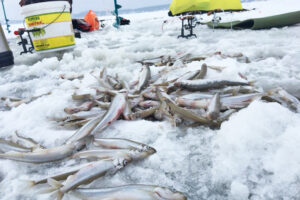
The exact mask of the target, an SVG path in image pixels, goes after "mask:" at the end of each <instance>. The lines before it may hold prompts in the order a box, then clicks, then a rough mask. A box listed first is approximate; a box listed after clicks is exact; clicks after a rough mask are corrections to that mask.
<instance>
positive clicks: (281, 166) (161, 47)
mask: <svg viewBox="0 0 300 200" xmlns="http://www.w3.org/2000/svg"><path fill="white" fill-rule="evenodd" d="M243 6H244V8H256V10H253V11H249V12H244V13H237V14H226V13H222V14H220V15H221V16H222V19H224V20H225V21H226V20H227V19H229V20H230V19H233V20H234V19H247V18H253V17H264V16H269V15H273V14H281V13H286V12H290V11H295V10H299V8H300V3H299V1H298V0H288V1H284V2H283V1H279V0H269V1H255V2H250V3H244V4H243ZM124 17H125V18H129V19H130V20H131V25H130V26H124V27H121V28H120V29H114V28H113V27H111V26H110V25H111V24H112V23H113V21H112V18H109V17H106V19H107V20H108V21H106V23H107V25H106V27H105V28H104V29H103V30H100V31H96V32H93V33H83V34H82V39H77V40H76V48H75V49H74V51H71V52H66V53H64V54H62V53H51V54H32V55H31V54H26V55H22V56H20V55H19V52H21V47H20V46H17V44H16V43H17V42H18V39H16V38H15V36H14V35H13V34H9V35H7V36H8V40H9V43H10V47H11V49H12V51H13V52H14V56H15V65H14V66H13V67H12V68H8V69H1V70H0V96H16V97H22V98H25V97H32V96H38V95H41V94H46V93H48V92H50V91H51V94H50V95H46V96H43V97H41V98H39V99H37V100H35V101H33V102H31V103H29V104H23V105H21V106H19V107H17V108H13V109H12V110H11V111H0V137H2V138H7V137H8V136H10V135H11V134H12V133H13V132H14V131H15V130H18V131H19V132H20V134H22V135H24V136H27V137H32V138H34V139H35V140H36V141H38V142H40V143H41V144H42V145H44V146H47V147H54V146H57V145H60V144H62V143H63V142H64V141H65V140H66V138H68V137H70V136H71V135H72V134H73V133H74V131H75V130H70V129H65V128H61V127H59V126H58V125H57V124H56V123H54V122H51V121H49V120H48V119H49V118H52V117H62V116H64V112H63V109H64V108H65V107H68V106H73V105H74V102H73V101H72V99H71V95H72V94H73V93H74V91H80V92H89V91H92V90H91V89H90V88H91V87H93V85H95V84H96V83H97V80H96V79H94V78H93V77H92V76H91V75H90V73H93V74H98V73H99V72H100V70H101V69H102V68H103V67H106V68H107V69H108V73H109V74H112V75H115V74H118V75H119V77H121V78H122V79H125V80H128V81H132V80H136V79H137V78H138V74H139V71H140V68H141V65H140V64H138V63H136V61H138V60H142V59H145V58H154V57H159V56H162V55H166V56H172V57H176V56H177V55H182V54H186V53H191V54H193V55H195V56H203V55H209V54H212V53H214V52H217V51H221V52H222V53H224V54H235V53H243V55H245V56H247V57H248V58H249V59H250V61H251V63H244V62H240V61H238V60H237V59H236V58H222V57H221V56H218V55H215V56H211V57H209V58H208V59H206V60H205V63H207V64H208V65H212V66H222V67H226V68H225V69H224V70H223V72H222V73H218V72H216V71H214V70H209V71H208V75H207V77H208V78H210V79H214V78H216V79H218V78H224V79H226V78H234V79H238V77H239V76H238V75H237V74H238V73H239V72H240V73H242V74H243V75H245V76H246V77H248V79H249V80H254V81H256V82H255V84H256V85H257V86H260V87H263V88H264V89H265V90H267V89H270V88H274V87H277V86H281V87H283V88H284V89H286V90H287V91H288V92H290V93H292V94H293V95H295V96H298V97H300V87H299V85H300V64H299V63H300V62H299V61H300V60H299V55H300V48H299V47H300V35H299V31H300V26H299V25H295V26H292V27H284V28H280V29H276V28H274V29H271V30H261V31H250V30H243V31H231V30H216V31H213V30H212V29H209V28H207V27H206V26H198V27H197V28H195V33H196V34H197V36H198V38H195V39H194V38H193V39H189V40H186V39H177V35H179V34H180V27H181V24H180V21H179V20H178V19H177V18H169V17H167V11H157V12H148V13H139V14H128V15H125V16H124ZM100 18H101V17H100ZM164 20H167V23H166V24H163V21H164ZM19 26H22V25H13V28H12V29H13V30H15V29H16V28H17V27H19ZM203 63H204V62H203V61H200V62H192V63H189V64H188V65H187V67H186V68H181V69H179V70H177V71H174V72H172V73H171V75H170V76H169V77H166V78H167V79H173V78H174V77H178V76H179V75H181V74H183V73H185V72H187V71H190V70H197V69H200V68H201V65H202V64H203ZM177 64H178V66H180V63H177ZM157 71H158V69H155V68H154V67H151V72H152V73H153V74H155V73H157ZM61 74H67V75H73V74H83V75H84V78H83V79H82V80H81V81H79V80H73V81H69V80H65V79H60V78H59V77H60V75H61ZM77 88H79V89H77ZM299 130H300V115H299V114H298V113H294V112H291V111H289V110H288V109H286V108H284V107H282V106H281V105H279V104H277V103H264V102H261V101H255V102H253V103H252V104H250V106H249V107H247V108H245V109H243V110H241V111H239V112H238V113H235V114H234V115H233V116H232V117H231V118H230V119H229V121H227V122H225V123H223V125H222V126H221V128H220V130H210V129H208V128H204V127H196V128H187V127H181V126H180V127H173V126H172V125H171V124H170V123H169V122H167V121H166V122H150V121H144V120H137V121H130V122H128V121H117V122H116V123H113V124H112V125H111V126H110V127H108V128H107V129H106V130H105V131H104V132H102V133H101V134H100V135H99V136H98V137H119V138H127V139H132V140H135V141H138V142H142V143H145V144H148V145H150V146H152V147H154V148H156V150H157V153H156V154H154V155H152V156H150V157H149V158H147V159H145V160H142V161H139V162H136V163H131V164H130V165H129V166H127V167H126V168H125V169H124V170H122V171H120V172H118V173H117V174H116V175H114V176H108V177H104V178H103V179H99V180H97V181H95V182H94V183H92V185H91V186H97V187H102V186H106V187H107V186H116V185H122V184H133V183H135V184H158V185H162V186H167V187H173V188H175V189H176V190H179V191H182V192H184V193H185V194H186V195H187V196H188V197H189V199H192V200H198V199H210V200H215V199H240V200H242V199H251V200H258V199H259V200H260V199H262V200H267V199H299V198H300V192H299V186H300V184H299V178H300V177H299V173H298V172H299V170H300V156H299V155H300V152H299V148H298V146H299V142H300V135H299ZM75 163H76V162H75V161H74V160H66V161H63V162H58V163H53V164H52V163H51V164H43V165H31V164H24V163H17V162H13V161H8V160H0V181H2V182H0V196H1V199H3V200H8V199H9V200H11V199H18V200H21V199H35V198H39V196H37V195H36V194H35V193H33V192H29V193H27V192H24V191H27V190H24V189H23V188H24V186H25V185H26V183H25V182H24V180H26V179H29V178H31V177H39V176H43V175H45V174H51V173H53V172H56V171H57V169H64V168H66V167H67V166H69V165H72V164H75ZM78 164H79V163H78ZM30 191H31V190H30ZM33 191H35V190H34V189H33Z"/></svg>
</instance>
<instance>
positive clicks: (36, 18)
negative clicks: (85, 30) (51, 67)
mask: <svg viewBox="0 0 300 200" xmlns="http://www.w3.org/2000/svg"><path fill="white" fill-rule="evenodd" d="M21 13H22V15H23V16H25V22H26V27H27V29H28V30H34V29H40V30H39V31H35V32H31V33H30V35H31V37H32V42H33V46H34V49H35V50H36V51H37V52H49V51H60V50H65V49H70V48H74V46H75V38H74V30H73V26H72V20H71V15H70V4H69V3H68V2H66V1H50V2H42V3H35V4H30V5H26V6H23V7H22V11H21Z"/></svg>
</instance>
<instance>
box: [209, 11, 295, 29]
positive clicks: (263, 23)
mask: <svg viewBox="0 0 300 200" xmlns="http://www.w3.org/2000/svg"><path fill="white" fill-rule="evenodd" d="M297 23H300V11H297V12H291V13H286V14H281V15H274V16H270V17H264V18H255V19H248V20H244V21H233V22H227V23H219V24H218V25H217V26H215V27H214V28H223V29H230V28H231V26H232V28H233V29H237V30H242V29H252V30H259V29H270V28H280V27H284V26H291V25H294V24H297ZM207 25H208V26H209V27H211V28H213V23H212V22H209V23H207Z"/></svg>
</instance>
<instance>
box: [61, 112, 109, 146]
mask: <svg viewBox="0 0 300 200" xmlns="http://www.w3.org/2000/svg"><path fill="white" fill-rule="evenodd" d="M103 116H104V115H103V114H102V113H101V114H100V115H98V116H97V117H96V118H94V119H92V120H90V121H89V122H88V123H86V124H85V125H84V126H82V127H81V128H80V129H79V130H78V131H76V132H75V133H74V134H73V135H72V136H71V137H70V138H69V139H68V140H67V141H66V144H70V143H73V142H76V141H79V140H82V139H84V138H85V137H87V136H89V135H90V134H91V132H92V131H93V130H94V129H95V127H96V126H97V125H98V124H99V122H101V120H102V119H103Z"/></svg>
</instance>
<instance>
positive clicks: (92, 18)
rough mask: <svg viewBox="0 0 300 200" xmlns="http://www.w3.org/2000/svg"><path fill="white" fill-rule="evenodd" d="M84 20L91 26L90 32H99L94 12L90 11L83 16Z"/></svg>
mask: <svg viewBox="0 0 300 200" xmlns="http://www.w3.org/2000/svg"><path fill="white" fill-rule="evenodd" d="M84 20H85V21H86V22H87V23H89V24H90V25H91V28H90V31H94V30H99V20H98V18H97V15H96V13H95V12H94V11H92V10H90V11H89V12H88V13H87V14H86V15H85V16H84Z"/></svg>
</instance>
